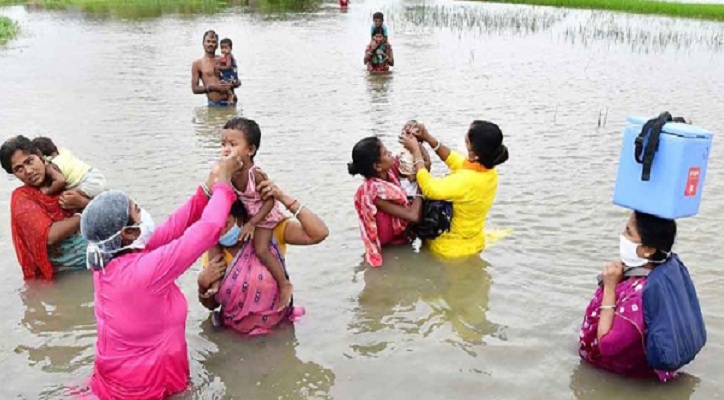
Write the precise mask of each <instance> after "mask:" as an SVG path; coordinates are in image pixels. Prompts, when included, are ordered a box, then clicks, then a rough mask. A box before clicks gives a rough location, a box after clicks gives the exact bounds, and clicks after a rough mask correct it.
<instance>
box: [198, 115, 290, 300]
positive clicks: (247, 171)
mask: <svg viewBox="0 0 724 400" xmlns="http://www.w3.org/2000/svg"><path fill="white" fill-rule="evenodd" d="M230 122H232V124H231V126H230V127H229V128H225V129H223V130H222V131H221V146H222V155H224V156H228V155H229V154H231V152H232V151H233V150H235V149H236V150H237V153H238V154H239V155H240V156H241V159H242V162H243V163H244V167H243V169H242V170H241V171H240V172H239V173H238V174H237V175H236V176H235V177H234V178H233V179H232V183H233V186H234V190H235V191H236V194H237V195H238V196H239V200H241V202H242V203H243V204H244V208H246V211H247V213H248V215H249V217H250V219H249V221H246V223H245V224H244V227H243V229H242V231H241V240H243V241H246V240H249V239H251V240H252V241H253V244H254V252H255V253H256V256H257V257H258V258H259V261H261V262H262V264H264V266H265V267H266V268H267V269H268V270H269V272H270V273H271V275H272V276H273V277H274V280H276V282H277V285H278V287H279V300H278V302H277V306H278V309H283V308H284V307H286V306H288V305H289V304H290V303H291V300H292V283H291V282H290V281H289V278H288V277H287V274H286V271H285V270H284V267H283V265H282V263H281V262H280V260H279V259H277V258H276V257H275V256H274V255H273V254H272V252H271V251H270V250H269V246H270V244H271V241H272V238H273V230H274V228H275V227H276V226H277V225H278V224H279V223H280V222H282V221H283V220H284V219H286V217H285V216H284V214H283V212H282V208H281V205H280V203H279V202H278V201H276V200H275V199H274V198H269V199H267V200H263V199H262V197H261V194H260V193H259V191H258V190H257V184H258V183H259V182H261V181H263V180H265V176H264V173H263V172H262V170H261V169H260V168H259V167H257V166H256V165H254V156H255V155H256V153H257V151H258V150H259V146H260V144H261V130H260V129H259V125H257V124H256V122H254V121H252V120H248V119H245V118H235V119H233V120H232V121H230ZM227 126H229V124H228V123H227ZM220 253H221V251H220V248H219V247H218V246H214V247H212V249H210V250H209V259H213V258H214V257H215V256H216V255H218V254H220ZM220 284H221V281H220V280H219V281H217V282H214V283H213V284H212V285H211V287H210V288H209V289H208V291H207V292H206V294H205V295H204V296H205V297H208V296H210V295H212V294H215V293H217V292H218V290H219V286H220Z"/></svg>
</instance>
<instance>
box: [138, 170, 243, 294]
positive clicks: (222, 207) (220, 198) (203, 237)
mask: <svg viewBox="0 0 724 400" xmlns="http://www.w3.org/2000/svg"><path fill="white" fill-rule="evenodd" d="M235 200H236V194H235V193H234V191H233V189H232V188H231V184H229V183H217V184H215V185H214V194H213V195H212V196H211V200H210V201H209V203H208V206H207V207H206V208H204V210H203V213H202V214H201V218H200V219H199V220H198V221H197V222H195V223H194V224H192V225H191V226H190V227H189V228H188V229H187V230H186V231H185V232H183V234H182V235H181V236H179V237H178V238H176V239H174V240H172V241H170V242H169V243H166V244H163V245H161V246H158V247H157V248H155V249H152V250H150V249H148V247H147V248H146V251H144V253H143V256H142V257H141V259H140V260H139V263H142V264H143V268H140V269H139V272H138V273H139V275H140V276H141V279H143V280H145V282H146V285H147V287H148V288H149V289H151V290H152V291H160V290H162V289H163V288H165V287H166V286H167V285H169V284H171V283H173V282H174V281H175V280H176V278H178V277H179V276H181V274H183V273H184V272H185V271H186V270H187V269H189V268H190V267H191V265H193V263H194V262H195V261H196V260H198V259H199V257H201V255H202V254H203V253H204V252H205V251H206V250H208V249H209V247H211V246H212V245H214V244H215V243H217V242H218V241H219V237H220V236H221V231H223V230H224V227H225V226H226V218H227V216H228V215H229V211H230V210H231V204H232V203H233V202H234V201H235ZM154 236H155V235H154Z"/></svg>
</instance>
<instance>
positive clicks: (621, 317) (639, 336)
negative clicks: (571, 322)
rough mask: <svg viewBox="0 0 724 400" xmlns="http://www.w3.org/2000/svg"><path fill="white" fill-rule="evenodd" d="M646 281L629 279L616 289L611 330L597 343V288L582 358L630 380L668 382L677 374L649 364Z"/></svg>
mask: <svg viewBox="0 0 724 400" xmlns="http://www.w3.org/2000/svg"><path fill="white" fill-rule="evenodd" d="M645 284H646V278H645V277H640V278H629V279H627V280H625V281H623V282H621V283H619V284H618V285H617V286H616V310H615V315H614V317H613V325H611V330H610V331H609V332H608V333H607V334H605V335H604V336H603V337H602V338H601V341H600V342H599V341H598V340H597V335H598V321H599V318H600V312H601V310H600V307H601V303H602V301H603V289H602V288H600V287H599V288H598V289H597V290H596V293H595V294H594V296H593V299H591V302H590V303H589V305H588V308H586V315H585V317H584V318H583V326H582V327H581V334H580V347H579V350H578V352H579V354H580V355H581V358H583V359H584V360H586V361H588V362H589V363H591V364H593V365H595V366H597V367H599V368H602V369H605V370H608V371H611V372H614V373H617V374H622V375H626V376H630V377H639V378H644V377H653V376H657V377H658V378H659V379H660V380H661V381H664V382H665V381H667V380H669V379H671V378H673V377H675V376H676V372H674V371H658V370H656V371H655V370H653V369H652V368H651V367H649V366H648V364H647V363H646V350H645V349H646V347H645V346H646V327H645V325H644V304H643V289H644V285H645Z"/></svg>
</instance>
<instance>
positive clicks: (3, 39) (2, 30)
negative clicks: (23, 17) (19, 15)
mask: <svg viewBox="0 0 724 400" xmlns="http://www.w3.org/2000/svg"><path fill="white" fill-rule="evenodd" d="M17 34H18V24H17V23H16V22H15V21H13V20H11V19H10V18H8V17H4V16H2V15H0V45H2V44H5V43H7V41H8V40H10V39H12V38H14V37H15V36H16V35H17Z"/></svg>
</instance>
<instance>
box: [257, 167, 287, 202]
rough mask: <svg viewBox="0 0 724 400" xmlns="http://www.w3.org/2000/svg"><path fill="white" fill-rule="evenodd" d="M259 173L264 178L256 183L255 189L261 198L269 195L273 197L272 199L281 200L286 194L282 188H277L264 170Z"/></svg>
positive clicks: (265, 198) (264, 198) (263, 198)
mask: <svg viewBox="0 0 724 400" xmlns="http://www.w3.org/2000/svg"><path fill="white" fill-rule="evenodd" d="M261 175H262V176H263V177H264V179H263V180H262V181H260V182H259V183H258V184H257V185H256V188H257V191H258V192H259V193H261V198H262V200H267V199H269V198H270V197H273V198H274V199H276V200H280V201H281V199H282V198H283V197H284V196H286V194H284V192H283V191H282V189H281V188H279V186H277V184H276V183H274V182H272V181H271V180H269V176H268V175H267V174H266V172H261Z"/></svg>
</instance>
